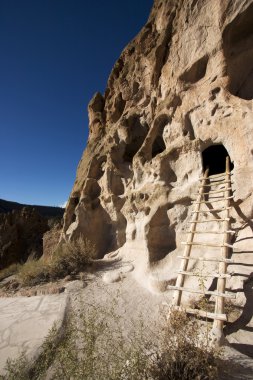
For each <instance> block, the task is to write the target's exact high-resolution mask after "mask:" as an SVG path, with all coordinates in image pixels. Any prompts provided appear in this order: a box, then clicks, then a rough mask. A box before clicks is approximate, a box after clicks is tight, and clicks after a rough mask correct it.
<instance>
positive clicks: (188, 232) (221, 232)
mask: <svg viewBox="0 0 253 380" xmlns="http://www.w3.org/2000/svg"><path fill="white" fill-rule="evenodd" d="M184 233H185V234H217V235H218V234H219V235H222V234H235V231H229V230H228V231H197V230H194V231H185V232H184Z"/></svg>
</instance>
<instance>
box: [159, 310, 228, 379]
mask: <svg viewBox="0 0 253 380" xmlns="http://www.w3.org/2000/svg"><path fill="white" fill-rule="evenodd" d="M221 354H222V352H221V350H220V349H219V348H217V347H215V346H214V345H213V343H212V341H211V338H210V335H209V330H208V325H207V323H205V324H204V330H203V327H202V329H201V333H200V324H199V322H198V321H197V319H195V318H193V317H189V316H188V315H187V314H186V313H185V312H183V311H178V310H173V309H172V310H171V312H170V318H169V319H168V322H167V324H166V325H165V331H164V341H163V344H162V349H161V353H160V354H159V355H158V358H157V361H156V364H155V367H154V369H153V378H155V379H157V380H175V379H180V380H215V379H218V363H219V360H220V358H221Z"/></svg>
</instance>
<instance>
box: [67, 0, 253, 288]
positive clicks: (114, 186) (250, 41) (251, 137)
mask: <svg viewBox="0 0 253 380" xmlns="http://www.w3.org/2000/svg"><path fill="white" fill-rule="evenodd" d="M252 99H253V1H252V0H243V1H241V0H232V1H231V0H224V1H220V0H213V1H211V2H210V1H209V0H182V1H177V0H155V1H154V6H153V8H152V10H151V14H150V17H149V19H148V21H147V23H146V25H145V26H144V27H143V29H142V30H141V31H140V33H139V34H138V35H137V36H136V38H135V39H134V40H133V41H132V42H130V43H129V45H128V46H127V47H126V48H125V49H124V51H123V52H122V54H121V56H120V58H119V59H118V61H117V62H116V64H115V66H114V68H113V70H112V72H111V74H110V77H109V79H108V85H107V89H106V91H105V94H104V95H101V94H100V93H97V94H95V95H94V97H93V99H92V100H91V102H90V104H89V107H88V112H89V139H88V143H87V147H86V149H85V151H84V153H83V157H82V159H81V161H80V163H79V166H78V169H77V175H76V181H75V184H74V187H73V190H72V193H71V196H70V198H69V201H68V205H67V208H66V212H65V216H64V228H63V234H62V238H63V239H75V238H76V237H78V236H79V235H83V236H85V237H88V238H89V239H90V240H91V241H92V242H93V243H94V244H95V245H96V246H97V250H98V257H99V258H102V257H103V256H104V255H105V254H107V253H110V252H113V251H114V252H115V251H116V252H117V254H118V255H119V256H121V257H125V258H127V259H129V260H131V261H133V262H134V265H135V267H136V268H137V270H136V276H137V277H138V276H139V278H141V279H142V280H143V281H145V282H146V284H147V285H148V286H150V287H156V285H157V283H158V287H159V281H160V282H161V281H162V280H161V279H162V278H163V276H165V274H162V273H163V272H164V273H166V276H165V277H166V281H169V280H171V279H173V278H175V276H176V273H175V270H176V269H177V268H178V259H177V256H178V254H180V253H181V252H182V246H181V244H180V242H181V241H182V240H185V234H184V232H185V231H186V230H187V222H188V221H189V219H190V217H191V211H192V205H191V201H192V200H193V198H194V195H193V194H194V193H196V190H197V187H198V178H199V177H200V175H201V173H202V171H203V157H202V152H203V151H204V150H205V149H206V148H208V147H209V146H212V145H215V144H221V145H223V146H224V147H225V148H226V150H227V152H228V154H229V156H230V159H231V161H232V163H233V165H234V169H233V190H234V197H235V198H234V199H235V203H234V204H233V206H234V208H233V210H232V218H233V219H232V221H233V228H234V229H235V230H236V231H237V235H236V239H237V243H236V244H237V247H239V249H240V251H242V252H243V251H247V252H248V253H242V254H241V256H240V255H239V254H237V255H236V254H234V255H235V258H236V259H237V261H240V262H242V263H245V264H246V265H245V266H243V267H235V266H234V267H233V268H232V266H231V271H232V270H234V271H235V272H238V273H237V276H234V277H233V281H232V282H231V283H230V285H228V287H230V288H233V287H234V288H238V287H240V286H242V282H243V281H244V280H245V275H246V276H247V275H249V274H250V273H251V272H253V266H251V264H252V263H253V261H252V259H251V256H252V255H253V253H252V250H253V245H252V241H253V240H252V229H253V222H252V216H253V208H252V205H253V203H252V199H253V198H252V190H253V183H252V178H253V160H252V159H253V157H252V155H253V149H252V146H253V112H252V111H253V109H252V107H253V100H252ZM213 154H215V152H214V153H213ZM214 171H215V170H214ZM242 268H243V269H242ZM140 273H141V276H140ZM243 276H244V277H243ZM156 279H157V282H156Z"/></svg>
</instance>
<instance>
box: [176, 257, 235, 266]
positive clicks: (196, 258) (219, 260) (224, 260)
mask: <svg viewBox="0 0 253 380" xmlns="http://www.w3.org/2000/svg"><path fill="white" fill-rule="evenodd" d="M177 257H179V259H184V260H196V261H213V262H221V263H227V264H233V263H234V262H235V261H234V260H233V259H223V258H220V259H216V258H205V257H185V256H177Z"/></svg>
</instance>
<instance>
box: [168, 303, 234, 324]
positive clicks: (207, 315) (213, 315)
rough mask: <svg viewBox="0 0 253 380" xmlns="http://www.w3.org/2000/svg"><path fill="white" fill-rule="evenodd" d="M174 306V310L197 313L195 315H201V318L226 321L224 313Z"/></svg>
mask: <svg viewBox="0 0 253 380" xmlns="http://www.w3.org/2000/svg"><path fill="white" fill-rule="evenodd" d="M174 308H175V309H176V310H182V311H185V312H186V313H188V314H194V315H197V316H199V317H203V318H208V319H215V320H219V321H225V322H226V321H227V316H226V314H217V313H210V312H209V311H205V310H198V309H191V308H189V307H187V308H182V307H181V306H174Z"/></svg>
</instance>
